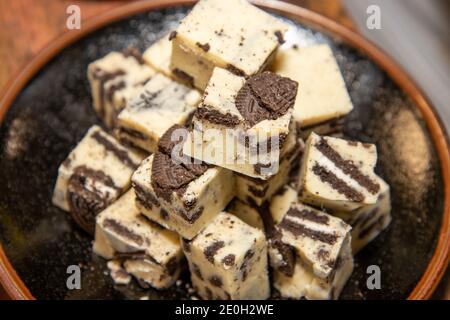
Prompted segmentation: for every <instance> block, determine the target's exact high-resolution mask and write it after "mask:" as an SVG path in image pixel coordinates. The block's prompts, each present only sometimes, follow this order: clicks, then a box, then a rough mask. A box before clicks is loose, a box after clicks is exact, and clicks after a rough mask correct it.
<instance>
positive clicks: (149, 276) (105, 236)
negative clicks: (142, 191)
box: [94, 190, 183, 289]
mask: <svg viewBox="0 0 450 320" xmlns="http://www.w3.org/2000/svg"><path fill="white" fill-rule="evenodd" d="M135 200H136V196H135V194H134V192H133V191H132V190H129V191H128V192H127V193H125V194H124V195H123V196H122V197H120V198H119V199H118V200H116V201H115V202H114V203H113V204H111V205H110V206H109V207H107V208H106V209H105V210H103V211H102V212H101V213H100V214H99V215H98V216H97V219H96V235H97V236H98V235H101V236H100V237H99V238H97V237H96V238H95V242H94V252H96V253H97V254H100V255H102V256H103V257H104V258H106V259H111V258H112V257H111V255H110V254H107V255H103V254H104V251H103V250H101V248H102V247H104V244H105V243H107V244H108V245H109V246H110V247H111V248H112V249H113V251H114V255H113V257H114V258H115V259H119V260H121V262H122V264H123V268H124V270H125V271H126V272H127V273H129V274H131V275H133V276H134V277H136V278H138V279H140V280H142V281H144V282H146V283H148V284H150V285H151V286H152V287H154V288H157V289H162V288H167V287H169V286H171V285H172V284H173V283H174V282H175V281H176V280H177V278H178V276H179V274H180V271H181V269H182V266H183V253H182V250H181V244H180V239H179V236H178V235H177V234H176V233H174V232H172V231H169V230H167V229H165V228H163V227H161V226H160V225H158V224H156V223H154V222H151V221H149V220H148V219H147V218H146V217H144V216H143V215H142V214H141V213H140V211H139V209H138V208H137V207H136V203H135ZM99 248H100V250H99Z"/></svg>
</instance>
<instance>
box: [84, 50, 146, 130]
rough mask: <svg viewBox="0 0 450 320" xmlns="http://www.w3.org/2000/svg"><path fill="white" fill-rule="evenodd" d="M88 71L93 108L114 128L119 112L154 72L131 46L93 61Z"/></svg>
mask: <svg viewBox="0 0 450 320" xmlns="http://www.w3.org/2000/svg"><path fill="white" fill-rule="evenodd" d="M87 73H88V79H89V83H90V86H91V93H92V100H93V105H94V109H95V111H96V112H97V114H98V115H99V117H100V118H101V119H102V120H103V122H104V123H105V124H106V126H107V127H109V128H113V127H114V126H115V123H116V119H117V115H118V114H119V113H120V111H121V110H122V109H123V108H124V107H125V105H126V103H127V102H128V101H129V100H130V99H132V98H134V97H135V96H136V94H137V93H138V92H139V90H140V89H141V88H142V87H143V85H144V84H145V83H146V82H147V80H148V79H149V78H150V77H151V76H152V75H153V74H154V73H155V71H154V70H153V69H152V68H151V67H149V66H148V65H146V64H144V62H143V60H142V57H141V56H140V53H139V52H138V51H137V50H136V49H133V48H129V49H127V50H125V51H124V52H111V53H109V54H107V55H106V56H105V57H103V58H101V59H99V60H96V61H94V62H92V63H90V64H89V66H88V72H87Z"/></svg>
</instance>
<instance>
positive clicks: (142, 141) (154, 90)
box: [115, 73, 200, 152]
mask: <svg viewBox="0 0 450 320" xmlns="http://www.w3.org/2000/svg"><path fill="white" fill-rule="evenodd" d="M199 100H200V94H199V93H198V92H197V91H196V90H193V89H191V88H188V87H186V86H184V85H182V84H179V83H177V82H175V81H173V80H171V79H169V78H168V77H166V76H164V75H162V74H160V73H158V74H155V75H154V76H153V77H152V78H151V79H150V80H149V81H148V82H147V83H146V84H145V86H144V87H143V88H142V89H141V90H140V91H139V93H138V95H137V97H135V98H134V99H132V100H131V101H130V102H129V103H128V104H127V106H126V108H125V109H124V110H122V112H120V114H119V116H118V118H117V129H116V131H115V132H116V135H117V136H118V137H119V139H120V140H124V141H126V142H129V143H131V144H132V145H134V146H137V147H140V148H141V149H144V150H147V151H150V152H155V151H156V149H157V144H158V140H159V139H160V138H161V136H162V135H163V134H164V132H166V131H167V130H168V129H169V128H170V127H171V126H173V125H174V124H179V125H184V124H185V123H186V121H188V120H189V119H190V118H191V116H192V114H193V112H194V111H195V108H196V105H197V103H198V102H199Z"/></svg>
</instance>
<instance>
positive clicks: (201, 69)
mask: <svg viewBox="0 0 450 320" xmlns="http://www.w3.org/2000/svg"><path fill="white" fill-rule="evenodd" d="M250 17H251V18H250ZM287 29H288V25H286V24H285V23H283V22H282V21H280V20H278V19H276V18H275V17H272V16H271V15H269V14H267V13H265V12H264V11H262V10H260V9H258V8H256V7H255V6H253V5H251V4H250V3H248V2H247V1H246V0H227V1H222V0H201V1H199V2H198V3H197V4H196V5H195V7H194V8H193V9H192V11H191V12H190V13H189V14H188V15H187V16H186V17H185V18H184V19H183V20H182V21H181V23H180V25H179V27H178V28H177V29H176V31H174V32H173V33H171V35H170V39H171V41H172V59H171V65H170V67H171V69H172V72H173V73H174V74H175V75H176V76H178V78H179V79H181V80H183V81H187V82H190V83H191V84H192V85H193V86H195V87H197V88H198V89H200V90H204V89H205V88H206V85H207V83H208V80H209V78H210V77H211V74H212V72H213V69H214V67H221V68H226V69H228V70H230V71H231V72H233V73H235V74H237V75H239V76H244V77H245V76H252V75H254V74H256V73H258V72H260V71H262V70H263V69H264V68H265V67H266V66H267V65H268V64H269V63H270V62H271V61H272V59H273V57H274V55H275V52H276V50H277V48H278V46H279V44H280V42H283V36H284V33H285V32H286V31H287Z"/></svg>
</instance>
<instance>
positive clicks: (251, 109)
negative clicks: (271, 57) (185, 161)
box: [183, 68, 297, 180]
mask: <svg viewBox="0 0 450 320" xmlns="http://www.w3.org/2000/svg"><path fill="white" fill-rule="evenodd" d="M296 93H297V83H296V82H294V81H292V80H290V79H288V78H283V77H280V76H278V75H276V74H274V73H271V72H268V71H265V72H263V73H261V74H258V75H256V76H252V77H250V78H248V79H245V78H243V77H240V76H236V75H235V74H233V73H231V72H229V71H227V70H225V69H222V68H215V69H214V73H213V75H212V77H211V79H210V81H209V83H208V87H207V88H206V90H205V93H204V96H203V99H202V102H201V104H200V105H199V107H198V109H197V110H196V112H195V113H194V117H193V119H192V126H193V131H192V133H191V134H190V135H189V137H188V139H187V141H186V143H185V145H184V150H183V151H184V153H185V154H186V155H188V156H190V157H193V158H196V159H200V160H203V161H205V162H207V163H211V164H214V165H217V166H221V167H224V168H227V169H229V170H232V171H236V172H239V173H241V174H244V175H248V176H250V177H255V178H260V179H264V180H266V179H268V178H269V177H271V176H273V175H274V174H276V173H277V172H278V169H279V160H280V157H281V156H282V154H283V152H284V150H285V149H286V148H284V145H285V142H286V138H287V136H288V134H289V133H291V134H293V135H294V136H295V135H296V134H295V131H296V126H295V123H294V122H293V121H291V116H292V110H293V105H294V99H295V95H296Z"/></svg>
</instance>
